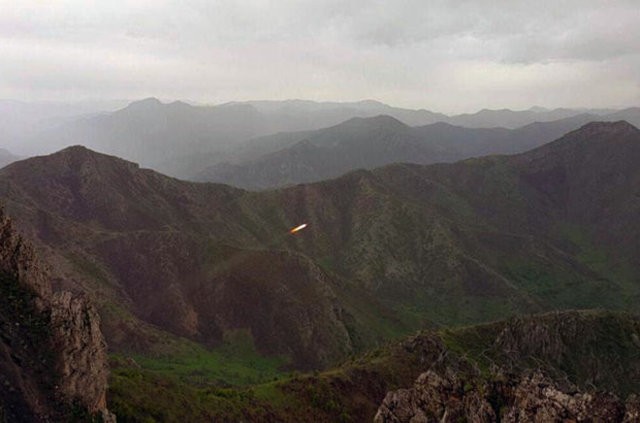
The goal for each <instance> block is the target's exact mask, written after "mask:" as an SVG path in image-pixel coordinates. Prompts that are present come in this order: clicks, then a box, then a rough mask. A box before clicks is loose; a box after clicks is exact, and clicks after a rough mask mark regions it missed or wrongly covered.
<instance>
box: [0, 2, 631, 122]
mask: <svg viewBox="0 0 640 423" xmlns="http://www.w3.org/2000/svg"><path fill="white" fill-rule="evenodd" d="M639 24H640V6H638V3H637V2H636V1H588V0H583V1H557V0H556V1H538V2H525V1H513V0H509V1H495V0H494V1H488V0H478V1H463V0H462V1H425V0H420V1H418V0H389V1H354V0H352V1H346V0H345V1H332V0H330V1H318V0H316V1H289V0H279V1H258V0H248V1H243V2H238V1H204V0H191V1H168V0H160V1H159V0H154V1H151V0H150V1H122V0H119V1H114V0H112V1H79V0H75V1H72V0H67V1H54V0H50V1H46V0H21V1H19V2H16V1H13V0H0V69H2V74H0V97H19V98H26V99H30V98H31V99H37V98H52V97H54V98H69V99H72V98H84V97H105V96H107V97H130V98H131V97H140V96H145V95H156V96H162V97H169V98H186V99H193V100H200V101H212V102H218V101H226V100H232V99H255V98H291V97H303V98H312V99H321V100H322V99H325V100H326V99H334V100H349V99H359V98H378V99H380V100H383V101H387V102H390V103H394V104H399V105H405V106H411V107H428V108H432V109H439V110H445V111H450V110H470V109H474V108H477V107H484V106H489V107H502V106H509V107H526V106H527V105H530V104H534V103H536V104H543V105H549V106H556V105H585V106H602V105H622V104H632V103H637V102H638V101H639V100H640V98H639V95H640V94H639V92H638V81H639V78H640V77H639V75H638V71H637V69H639V68H640V25H639Z"/></svg>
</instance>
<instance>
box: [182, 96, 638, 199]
mask: <svg viewBox="0 0 640 423" xmlns="http://www.w3.org/2000/svg"><path fill="white" fill-rule="evenodd" d="M620 117H625V118H628V119H629V120H631V121H632V122H636V123H637V124H640V109H629V110H625V111H623V112H617V113H614V114H611V115H606V116H601V117H597V116H594V115H589V114H580V115H576V116H572V117H567V118H564V119H560V120H555V121H550V122H536V123H531V124H528V125H526V126H523V127H521V128H517V129H506V128H465V127H461V126H454V125H451V124H449V123H443V122H439V123H434V124H430V125H426V126H420V127H409V126H407V125H405V124H403V123H401V122H400V121H398V120H396V119H395V118H392V117H390V116H377V117H373V118H353V119H351V120H348V121H346V122H344V123H341V124H339V125H336V126H333V127H330V128H325V129H320V130H316V131H304V132H298V133H283V134H276V135H272V136H268V137H263V138H258V139H254V140H251V141H249V142H245V143H243V144H241V145H240V146H239V147H237V148H236V149H235V150H234V154H229V155H228V156H227V160H226V161H223V162H219V163H216V164H214V165H212V166H209V167H207V168H205V169H204V170H202V171H200V172H199V173H198V174H196V175H194V176H192V177H191V178H190V179H194V180H198V181H207V182H218V183H225V184H230V185H233V186H237V187H241V188H245V189H265V188H275V187H282V186H287V185H293V184H297V183H308V182H314V181H320V180H323V179H328V178H335V177H337V176H339V175H341V174H343V173H346V172H348V171H351V170H355V169H373V168H375V167H379V166H383V165H387V164H391V163H402V162H406V163H416V164H431V163H440V162H454V161H457V160H462V159H467V158H470V157H481V156H486V155H491V154H514V153H520V152H524V151H527V150H530V149H532V148H535V147H537V146H540V145H543V144H545V143H547V142H550V141H552V140H554V139H556V138H558V137H560V136H562V135H563V134H565V133H567V132H569V131H572V130H574V129H577V128H579V127H580V126H582V125H584V124H586V123H588V122H591V121H593V120H596V119H602V120H618V119H619V118H620Z"/></svg>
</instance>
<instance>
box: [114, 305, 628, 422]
mask: <svg viewBox="0 0 640 423" xmlns="http://www.w3.org/2000/svg"><path fill="white" fill-rule="evenodd" d="M532 334H533V335H532ZM585 334H587V335H586V336H585ZM638 334H640V321H639V320H638V319H637V318H635V317H632V316H630V315H627V314H622V313H612V312H601V311H584V312H565V313H552V314H546V315H537V316H531V317H526V318H516V319H513V320H510V321H508V322H496V323H491V324H486V325H480V326H470V327H464V328H459V329H444V330H441V331H439V332H424V333H421V334H419V335H417V336H413V337H410V338H408V339H405V340H404V341H402V342H399V343H395V344H389V345H388V346H386V347H384V348H381V349H379V350H376V351H372V352H370V353H368V354H366V355H363V356H361V357H359V358H357V359H355V360H351V361H349V362H346V363H344V364H343V365H342V366H340V367H338V368H334V369H331V370H328V371H325V372H320V373H314V374H307V375H294V376H291V375H289V376H287V377H284V378H283V379H281V380H278V381H272V382H268V383H262V384H258V385H251V386H244V387H242V386H235V387H233V388H229V387H221V386H219V385H218V386H216V385H215V384H212V385H208V386H203V385H200V386H196V385H194V384H192V383H187V382H185V381H184V380H180V378H178V377H176V376H175V375H174V376H170V375H167V374H161V373H160V372H156V371H153V370H149V369H145V368H142V369H138V368H135V367H132V366H127V365H125V364H124V363H122V362H120V363H119V364H120V365H119V367H116V368H115V370H114V373H113V376H112V381H111V390H110V404H111V406H112V408H113V409H114V411H115V412H116V413H117V414H118V418H119V420H120V421H125V422H129V421H131V422H140V421H148V422H152V421H167V422H171V421H176V422H177V421H185V420H188V421H207V420H211V419H215V421H237V420H240V419H245V420H250V421H251V420H260V421H291V422H293V421H304V420H305V419H308V417H309V416H311V415H313V416H314V419H315V421H326V422H340V421H344V422H356V421H368V420H371V419H372V418H373V415H374V414H375V411H376V409H377V407H378V405H379V403H380V402H381V400H382V398H383V397H384V395H385V394H386V392H388V391H389V390H393V389H397V388H401V387H408V386H411V385H412V383H413V381H414V380H415V378H416V377H417V376H418V375H419V374H420V373H421V372H423V371H425V370H426V369H428V368H432V369H435V370H437V369H443V368H444V367H443V366H447V367H449V368H451V367H453V368H454V369H456V372H458V374H459V375H460V376H462V377H465V376H464V375H465V374H466V375H467V376H468V377H469V378H472V377H477V376H475V375H476V373H475V371H474V370H473V369H474V368H478V369H481V370H482V369H484V371H485V375H486V376H484V377H492V376H490V375H489V373H488V369H489V367H491V366H494V365H498V366H500V367H502V368H504V369H505V370H507V371H522V370H524V369H527V368H542V369H545V371H546V372H547V373H549V374H550V375H552V376H554V377H556V378H557V379H559V380H562V379H563V378H565V377H566V378H568V379H569V380H570V381H571V382H573V383H576V384H577V385H578V386H580V387H582V388H583V389H587V390H588V389H593V387H597V388H598V389H605V390H610V391H612V392H615V393H616V394H618V395H621V396H622V397H625V396H626V395H627V394H629V393H631V392H638V390H640V382H639V381H640V379H638V375H639V374H640V341H639V340H638V339H639V338H638ZM541 346H542V347H541ZM514 347H515V349H513V348H514ZM509 350H511V351H515V353H513V352H512V353H511V354H507V353H506V351H509ZM445 352H446V354H445ZM470 380H472V379H470Z"/></svg>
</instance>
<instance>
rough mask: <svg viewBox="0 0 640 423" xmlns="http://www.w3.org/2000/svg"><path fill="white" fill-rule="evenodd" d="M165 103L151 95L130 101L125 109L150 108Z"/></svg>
mask: <svg viewBox="0 0 640 423" xmlns="http://www.w3.org/2000/svg"><path fill="white" fill-rule="evenodd" d="M162 105H163V103H162V102H161V101H160V100H158V99H157V98H155V97H149V98H145V99H142V100H138V101H134V102H131V103H129V105H128V106H127V107H125V109H130V110H131V109H134V110H135V109H137V110H140V109H150V108H154V107H158V106H162Z"/></svg>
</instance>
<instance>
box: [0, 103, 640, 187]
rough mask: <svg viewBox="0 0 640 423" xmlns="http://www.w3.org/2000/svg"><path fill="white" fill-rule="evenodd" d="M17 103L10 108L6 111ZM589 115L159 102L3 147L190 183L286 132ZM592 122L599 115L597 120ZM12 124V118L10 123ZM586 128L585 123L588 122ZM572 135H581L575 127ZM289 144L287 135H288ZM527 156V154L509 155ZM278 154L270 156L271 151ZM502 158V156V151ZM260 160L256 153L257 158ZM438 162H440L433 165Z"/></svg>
mask: <svg viewBox="0 0 640 423" xmlns="http://www.w3.org/2000/svg"><path fill="white" fill-rule="evenodd" d="M11 104H12V103H6V105H7V107H9V106H11ZM17 105H18V106H20V107H18V108H17V109H16V110H13V111H12V112H11V113H9V114H8V116H11V115H16V114H18V115H21V116H22V115H27V116H30V114H29V113H26V114H21V112H20V110H22V109H23V108H24V107H26V106H23V105H22V104H21V103H17ZM34 107H35V106H34ZM46 112H47V113H52V110H50V109H47V110H46ZM63 112H65V109H64V108H63V109H61V111H60V113H63ZM593 112H594V113H595V112H599V113H604V112H606V111H593ZM636 112H637V111H635V110H628V111H625V113H627V115H625V118H626V119H627V120H632V121H634V119H635V120H640V119H638V116H637V113H636ZM34 113H35V112H34ZM583 113H584V111H583V110H570V109H558V110H554V111H547V110H543V109H539V108H536V109H531V110H527V111H515V112H514V111H508V110H501V111H486V110H484V111H481V112H478V113H476V114H474V115H460V116H451V117H448V116H445V115H443V114H439V113H433V112H429V111H426V110H408V109H401V108H395V107H391V106H388V105H385V104H383V103H379V102H375V101H362V102H355V103H317V102H311V101H301V100H291V101H282V102H264V101H263V102H260V101H256V102H236V103H227V104H223V105H219V106H192V105H189V104H187V103H183V102H179V101H177V102H173V103H168V104H165V103H161V102H160V101H159V100H157V99H155V98H149V99H146V100H141V101H137V102H134V103H131V104H129V105H128V106H127V107H125V108H123V109H120V110H117V111H114V112H107V113H100V114H98V115H87V116H76V117H73V118H72V117H69V116H66V117H65V120H62V121H61V119H59V118H58V119H53V120H51V121H49V123H48V124H42V123H38V124H36V123H35V121H34V119H35V118H34V119H31V120H29V119H27V121H26V123H24V122H23V123H22V124H20V125H18V127H19V128H23V129H20V130H12V131H10V132H7V133H6V136H5V138H4V139H3V140H2V141H3V142H4V145H5V146H6V147H8V148H9V149H10V150H12V151H16V152H18V153H20V154H25V155H34V154H43V153H51V152H53V151H55V150H58V149H61V148H64V147H66V146H70V145H85V146H87V147H89V148H93V149H95V150H98V151H101V152H105V153H108V154H114V155H117V156H120V157H123V158H126V159H129V160H133V161H136V162H139V163H141V164H143V165H144V166H147V167H151V168H154V169H156V170H159V171H161V172H165V173H169V174H171V175H174V176H178V177H182V178H188V177H193V176H195V175H197V174H198V173H199V172H200V171H201V170H202V169H204V168H206V167H208V166H214V165H216V164H217V163H222V162H225V161H231V160H234V159H235V158H236V157H238V156H239V155H240V152H239V150H238V149H239V148H240V149H241V150H242V149H244V150H246V146H247V145H254V144H256V142H250V143H244V144H243V145H242V146H239V145H238V144H239V143H240V142H245V141H246V140H248V139H250V138H255V137H260V136H265V135H269V134H276V133H279V132H287V131H289V132H290V131H308V130H316V129H320V128H325V127H328V126H331V125H336V124H339V123H341V122H344V121H347V120H349V119H352V118H354V117H363V118H366V117H375V116H378V115H388V116H391V117H394V118H396V119H398V120H400V121H402V122H404V123H405V124H408V125H410V126H415V125H427V124H432V123H435V122H447V123H450V124H454V125H459V124H461V125H462V126H470V127H493V126H504V127H512V126H513V125H515V124H520V123H522V124H529V123H532V122H535V121H540V122H542V121H550V120H553V119H556V118H559V117H566V116H577V115H580V114H583ZM36 115H37V113H36ZM593 119H595V116H592V120H593ZM609 119H610V117H609V116H604V117H602V118H601V120H609ZM611 119H614V118H613V117H612V118H611ZM12 121H13V120H11V119H9V120H8V121H7V122H12ZM39 122H40V121H39ZM580 122H581V123H585V120H580ZM5 126H6V125H5ZM576 127H577V126H576ZM568 129H575V127H572V128H568ZM560 134H561V133H560V132H555V133H554V135H555V136H559V135H560ZM285 137H288V136H287V135H285ZM480 137H482V135H480ZM543 138H544V137H543ZM545 139H546V140H550V139H551V138H545ZM276 145H278V143H276ZM261 148H262V147H258V151H262V150H260V149H261ZM489 150H491V149H489ZM523 150H524V148H523V149H520V150H507V151H523ZM275 151H276V150H268V152H275ZM489 152H494V151H489ZM495 152H502V150H499V151H495ZM256 154H257V153H251V155H252V156H255V155H256ZM242 156H244V154H243V155H242ZM452 157H454V158H462V157H468V156H466V155H464V154H462V155H452ZM393 159H394V157H393V156H391V157H389V159H387V160H385V161H384V163H391V162H393ZM434 161H436V160H429V161H426V162H434ZM377 162H380V160H377ZM423 162H424V163H426V162H425V161H422V162H420V163H423ZM380 163H382V162H380ZM350 169H353V167H351V166H347V168H346V169H345V170H350ZM321 173H322V172H321ZM332 175H333V174H332ZM294 179H295V178H294Z"/></svg>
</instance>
